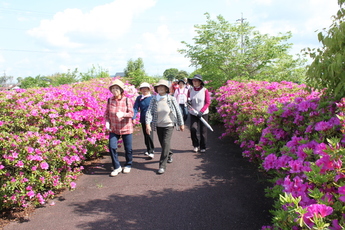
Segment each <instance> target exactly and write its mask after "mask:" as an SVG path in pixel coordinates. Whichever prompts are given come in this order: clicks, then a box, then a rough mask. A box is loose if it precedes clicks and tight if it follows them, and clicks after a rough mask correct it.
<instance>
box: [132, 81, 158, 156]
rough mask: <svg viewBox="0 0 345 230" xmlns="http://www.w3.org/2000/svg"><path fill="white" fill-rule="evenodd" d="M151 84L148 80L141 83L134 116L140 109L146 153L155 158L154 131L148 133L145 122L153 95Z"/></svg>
mask: <svg viewBox="0 0 345 230" xmlns="http://www.w3.org/2000/svg"><path fill="white" fill-rule="evenodd" d="M150 88H151V87H150V84H149V83H147V82H143V83H141V84H140V86H139V90H140V92H141V95H139V96H138V97H137V98H136V100H135V103H134V107H133V109H134V116H133V120H134V119H135V118H136V117H137V114H138V111H139V110H140V123H141V127H142V130H143V134H144V141H145V145H146V152H145V155H147V156H148V157H150V158H151V159H153V158H154V150H155V146H154V144H153V132H152V131H151V132H150V134H147V133H146V122H145V118H146V112H147V109H148V107H149V105H150V102H151V99H152V95H151V93H150Z"/></svg>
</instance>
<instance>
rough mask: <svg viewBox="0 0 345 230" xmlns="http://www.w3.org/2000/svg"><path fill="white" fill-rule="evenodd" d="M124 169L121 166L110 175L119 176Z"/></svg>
mask: <svg viewBox="0 0 345 230" xmlns="http://www.w3.org/2000/svg"><path fill="white" fill-rule="evenodd" d="M121 171H122V168H121V166H120V167H119V168H117V169H115V170H114V171H112V172H111V173H110V176H117V174H119V173H120V172H121Z"/></svg>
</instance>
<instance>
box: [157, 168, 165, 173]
mask: <svg viewBox="0 0 345 230" xmlns="http://www.w3.org/2000/svg"><path fill="white" fill-rule="evenodd" d="M164 172H165V169H163V168H160V169H158V171H157V173H158V174H163V173H164Z"/></svg>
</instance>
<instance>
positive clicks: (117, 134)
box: [105, 79, 133, 176]
mask: <svg viewBox="0 0 345 230" xmlns="http://www.w3.org/2000/svg"><path fill="white" fill-rule="evenodd" d="M109 90H110V92H111V93H112V94H113V97H111V98H109V99H108V103H107V108H106V111H105V120H106V129H107V130H108V131H109V132H110V133H109V151H110V156H111V160H112V164H113V167H114V171H112V172H111V173H110V176H117V175H118V174H119V173H120V172H121V171H122V168H121V164H120V162H119V159H118V153H117V147H118V146H117V144H118V141H119V139H120V138H122V140H123V144H124V148H125V156H126V163H125V165H124V166H125V167H124V169H123V171H122V172H123V173H129V172H130V171H131V167H132V160H133V155H132V133H133V123H132V117H133V103H132V100H130V99H128V98H127V97H125V96H124V94H123V92H124V84H123V82H122V81H120V80H119V79H116V80H115V81H114V82H113V83H112V84H111V85H110V86H109Z"/></svg>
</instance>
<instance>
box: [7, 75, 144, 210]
mask: <svg viewBox="0 0 345 230" xmlns="http://www.w3.org/2000/svg"><path fill="white" fill-rule="evenodd" d="M112 80H113V79H112V78H105V79H94V80H91V81H88V82H82V83H76V84H72V85H62V86H59V87H49V88H35V89H28V90H24V89H17V90H15V91H2V92H0V111H1V112H0V131H1V132H0V154H1V155H0V175H1V178H0V209H4V208H13V207H27V206H28V205H30V204H33V205H39V204H44V203H45V202H46V200H47V199H49V198H51V197H53V196H54V194H55V192H56V191H57V190H59V189H62V188H70V189H74V188H75V187H76V183H75V182H74V181H75V180H76V178H77V176H78V175H79V174H80V173H81V172H82V170H83V167H82V163H83V162H84V161H85V160H88V159H90V158H94V157H97V156H99V154H100V153H101V152H104V151H108V148H107V140H108V136H107V133H106V130H105V125H104V123H105V121H104V111H105V106H106V103H107V99H108V98H109V97H111V93H110V92H109V89H108V86H109V85H110V82H111V81H112ZM125 87H126V88H125V94H126V96H128V97H129V98H131V99H132V100H134V99H135V97H136V96H137V90H136V89H135V88H134V86H132V85H130V84H128V83H127V84H126V85H125Z"/></svg>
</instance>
